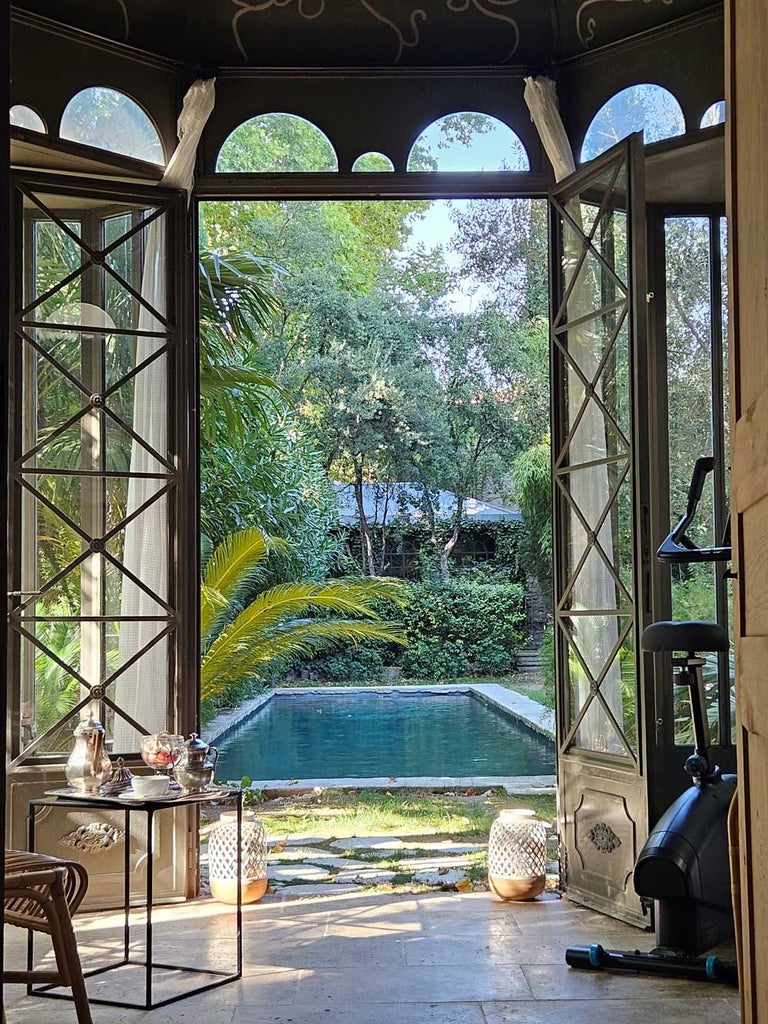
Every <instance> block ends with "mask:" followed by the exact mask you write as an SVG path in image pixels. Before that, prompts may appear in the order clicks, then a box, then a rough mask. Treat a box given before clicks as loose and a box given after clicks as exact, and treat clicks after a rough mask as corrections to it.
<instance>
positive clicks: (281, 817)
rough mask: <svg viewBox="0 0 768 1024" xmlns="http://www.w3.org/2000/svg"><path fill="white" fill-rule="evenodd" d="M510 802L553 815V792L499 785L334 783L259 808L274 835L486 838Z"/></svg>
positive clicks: (545, 815) (544, 816) (547, 817)
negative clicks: (454, 789)
mask: <svg viewBox="0 0 768 1024" xmlns="http://www.w3.org/2000/svg"><path fill="white" fill-rule="evenodd" d="M507 807H509V808H512V807H530V808H531V809H532V810H535V811H536V813H537V815H538V816H539V817H540V818H542V819H543V820H544V821H547V822H552V821H554V818H555V798H554V796H530V797H511V796H507V794H506V793H505V792H504V791H503V790H498V789H493V790H488V791H484V792H482V793H474V792H473V791H471V790H469V791H467V792H464V793H433V792H430V791H427V790H407V791H404V792H383V791H381V790H373V789H363V790H338V789H333V790H326V791H324V792H323V793H321V794H319V795H317V796H314V795H313V796H310V797H307V796H304V797H283V798H280V799H277V800H268V801H266V802H265V803H263V804H260V805H259V807H258V809H257V814H258V816H259V817H260V818H261V819H262V821H263V822H264V824H265V826H266V828H267V830H268V831H269V833H270V834H271V835H276V836H283V835H285V836H291V835H295V834H299V833H306V834H308V835H312V836H315V837H317V839H318V840H323V839H342V838H347V837H350V836H382V835H392V836H426V835H429V836H443V837H447V838H453V839H458V838H462V839H467V840H471V841H481V842H483V841H485V840H486V839H487V838H488V832H489V829H490V827H491V822H492V821H493V819H494V818H495V817H496V815H497V814H498V812H499V811H500V810H501V809H502V808H507ZM387 852H388V853H389V851H387Z"/></svg>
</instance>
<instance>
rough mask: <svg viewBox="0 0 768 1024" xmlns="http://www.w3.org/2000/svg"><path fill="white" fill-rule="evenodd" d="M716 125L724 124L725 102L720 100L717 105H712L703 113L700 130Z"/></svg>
mask: <svg viewBox="0 0 768 1024" xmlns="http://www.w3.org/2000/svg"><path fill="white" fill-rule="evenodd" d="M716 124H725V100H720V101H719V103H713V104H712V106H711V107H708V108H707V110H706V111H705V112H704V117H702V119H701V124H700V125H699V127H700V128H714V126H715V125H716Z"/></svg>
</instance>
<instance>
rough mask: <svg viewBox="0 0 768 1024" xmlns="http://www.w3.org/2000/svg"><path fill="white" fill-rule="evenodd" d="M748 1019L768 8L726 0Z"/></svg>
mask: <svg viewBox="0 0 768 1024" xmlns="http://www.w3.org/2000/svg"><path fill="white" fill-rule="evenodd" d="M725 45H726V102H727V107H728V123H727V147H726V148H727V189H726V191H727V197H728V214H729V218H730V231H731V246H730V254H731V259H730V267H729V273H730V289H729V292H730V296H731V337H730V356H731V358H730V365H731V395H732V408H731V422H732V426H733V431H732V438H733V445H732V469H733V492H732V515H733V539H734V570H735V571H736V573H737V582H736V587H735V594H736V615H735V633H736V714H737V721H738V726H739V744H738V746H739V789H740V794H741V795H740V811H741V814H740V817H741V824H740V831H741V836H740V847H741V879H740V883H741V893H742V916H743V927H742V936H743V944H744V957H743V983H742V989H741V998H742V1017H743V1020H744V1021H745V1022H748V1024H765V1022H766V1021H768V657H767V654H768V160H766V139H768V4H766V3H765V0H727V4H726V40H725Z"/></svg>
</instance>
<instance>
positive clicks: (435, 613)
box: [304, 573, 525, 682]
mask: <svg viewBox="0 0 768 1024" xmlns="http://www.w3.org/2000/svg"><path fill="white" fill-rule="evenodd" d="M403 590H404V596H405V605H404V606H403V607H401V608H399V609H398V610H397V613H396V615H397V619H398V620H399V621H401V622H402V623H403V625H404V627H405V634H406V639H407V647H405V649H402V648H397V647H395V645H391V646H387V645H384V644H369V643H360V644H359V645H358V646H357V647H353V648H349V649H347V650H344V651H339V652H338V653H337V654H333V655H329V656H326V657H323V658H315V659H314V660H313V661H311V662H309V663H308V664H306V665H305V666H304V667H305V668H307V669H309V670H310V672H311V673H312V678H313V679H319V680H331V679H333V680H345V681H348V682H353V681H359V682H368V681H376V680H378V679H381V678H382V676H383V674H384V667H385V666H386V665H397V666H399V667H400V668H401V669H402V672H403V675H404V676H405V677H406V678H411V679H438V680H439V679H455V678H457V677H460V676H503V675H508V674H509V673H510V672H511V671H512V670H513V669H514V666H515V658H516V656H517V652H518V650H519V649H520V648H521V647H522V646H523V644H524V642H525V636H524V629H523V627H524V622H525V615H524V611H523V588H522V587H521V586H520V585H519V584H517V583H509V582H493V583H490V582H485V581H483V580H482V578H478V577H477V576H474V575H473V574H470V573H468V574H467V575H466V576H461V577H458V578H455V579H452V580H449V581H443V580H441V579H440V578H439V577H436V576H432V577H430V579H429V580H428V581H426V580H424V581H422V582H421V583H411V584H405V585H404V588H403ZM380 614H381V617H382V618H388V617H390V618H394V617H395V612H394V611H393V610H391V609H389V608H387V607H384V606H382V607H381V609H380Z"/></svg>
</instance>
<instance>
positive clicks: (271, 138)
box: [216, 113, 339, 174]
mask: <svg viewBox="0 0 768 1024" xmlns="http://www.w3.org/2000/svg"><path fill="white" fill-rule="evenodd" d="M338 169H339V163H338V160H337V159H336V153H335V151H334V148H333V146H332V145H331V144H330V142H329V141H328V138H327V136H326V135H324V134H323V133H322V132H321V131H320V129H319V128H318V127H317V125H314V124H312V122H311V121H307V120H305V119H304V118H303V117H298V116H297V115H296V114H277V113H275V114H260V115H259V116H258V117H252V118H251V119H250V120H249V121H243V123H242V124H240V125H238V126H237V128H235V130H234V131H233V132H232V134H231V135H230V136H229V138H227V139H226V141H225V142H224V145H223V146H222V147H221V150H220V151H219V156H218V159H217V161H216V170H217V171H223V172H225V173H226V172H230V173H236V172H238V171H247V172H250V173H252V174H257V173H259V172H261V173H268V174H269V173H271V174H280V173H285V172H288V173H290V172H300V171H337V170H338Z"/></svg>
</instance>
